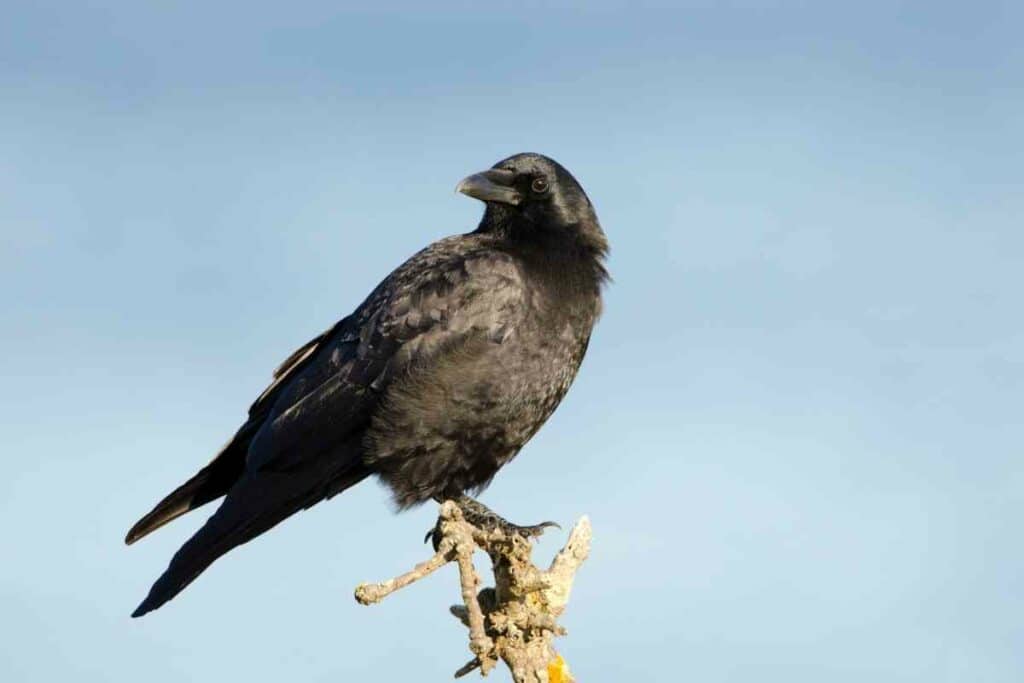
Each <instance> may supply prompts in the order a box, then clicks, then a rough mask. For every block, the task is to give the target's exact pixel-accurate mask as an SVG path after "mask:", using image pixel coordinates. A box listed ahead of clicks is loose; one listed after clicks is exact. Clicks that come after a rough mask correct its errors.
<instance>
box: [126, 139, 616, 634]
mask: <svg viewBox="0 0 1024 683" xmlns="http://www.w3.org/2000/svg"><path fill="white" fill-rule="evenodd" d="M456 191H457V192H459V193H462V194H464V195H467V196H469V197H472V198H475V199H478V200H480V201H482V202H483V203H484V206H485V208H484V213H483V217H482V218H481V220H480V223H479V225H478V226H477V228H476V229H475V230H473V231H471V232H468V233H465V234H459V235H454V236H451V237H447V238H444V239H441V240H439V241H437V242H434V243H433V244H430V245H429V246H427V247H426V248H424V249H423V250H421V251H419V252H418V253H416V254H414V255H413V256H412V257H410V258H409V259H408V260H407V261H406V262H405V263H403V264H402V265H401V266H399V267H398V268H396V269H395V270H394V271H393V272H392V273H391V274H390V275H388V276H387V277H386V278H384V280H383V281H382V282H381V283H380V284H379V285H378V286H377V287H376V288H375V289H374V290H373V291H372V292H371V293H370V294H369V296H368V297H367V298H366V299H365V301H363V303H362V304H360V305H359V306H358V307H357V308H356V309H355V311H354V312H353V313H352V314H350V315H349V316H347V317H345V318H343V319H342V320H340V321H339V322H337V323H336V324H335V325H333V326H332V327H331V328H329V329H328V330H326V331H325V332H323V333H322V334H320V335H318V336H317V337H315V338H313V339H312V340H311V341H309V342H308V343H306V344H304V345H303V346H301V347H300V348H299V349H298V350H296V351H295V352H294V353H292V354H291V355H290V356H288V358H287V359H285V361H284V362H283V363H282V364H281V365H280V366H279V367H278V368H277V370H276V371H275V372H274V373H273V379H272V382H271V384H270V386H268V387H267V388H266V390H264V391H263V393H261V394H260V395H259V396H258V397H257V398H256V400H255V401H254V402H253V403H252V405H251V407H250V408H249V411H248V418H247V419H246V420H245V422H244V424H242V426H241V427H240V428H239V429H238V430H237V432H236V433H235V434H234V436H233V437H232V438H231V439H230V440H229V441H228V443H227V444H226V445H225V446H224V447H223V448H222V449H221V451H220V452H219V453H217V455H216V456H215V457H214V458H213V460H212V461H210V462H209V464H207V465H206V466H205V467H203V468H202V469H200V470H199V472H198V473H196V474H195V476H193V477H192V478H191V479H189V480H188V481H186V482H185V483H184V484H182V485H181V486H179V487H178V488H176V489H175V490H174V491H172V492H171V493H170V494H168V495H167V496H166V497H165V498H164V499H163V500H161V501H160V502H159V503H157V505H156V506H155V507H154V508H153V510H152V511H150V512H149V513H148V514H146V515H145V516H144V517H142V519H140V520H139V521H138V522H137V523H136V524H135V525H134V526H133V527H132V528H131V530H130V531H129V532H128V534H127V536H126V538H125V542H126V543H127V544H129V545H130V544H132V543H134V542H136V541H138V540H139V539H140V538H142V537H143V536H146V535H147V534H149V533H151V532H152V531H154V530H156V529H158V528H160V527H162V526H163V525H165V524H167V523H168V522H170V521H172V520H174V519H176V518H178V517H180V516H181V515H184V514H185V513H187V512H190V511H192V510H195V509H196V508H199V507H200V506H203V505H205V504H207V503H209V502H212V501H214V500H217V499H220V498H223V501H222V502H221V504H220V506H219V507H218V508H217V510H216V511H215V512H214V514H213V515H212V516H211V517H210V518H209V519H208V520H207V521H206V523H205V524H204V525H203V526H202V527H200V528H199V530H198V531H197V532H196V533H195V534H194V535H193V536H192V537H191V538H190V539H189V540H188V541H186V542H185V544H184V545H183V546H182V547H181V548H180V549H179V550H178V551H177V553H175V555H174V556H173V558H172V559H171V561H170V564H169V566H168V567H167V569H166V571H165V572H164V573H163V574H162V575H161V576H160V577H159V578H158V579H157V581H156V582H155V583H154V584H153V586H152V588H151V589H150V591H149V594H148V595H147V596H146V598H145V599H144V600H143V601H142V603H141V604H140V605H139V606H138V608H137V609H136V610H135V611H134V612H133V613H132V616H133V617H139V616H142V615H144V614H146V613H148V612H151V611H153V610H155V609H157V608H158V607H160V606H162V605H164V604H165V603H166V602H168V601H169V600H171V599H172V598H174V597H175V596H176V595H178V594H179V593H180V592H181V591H182V590H183V589H184V588H185V587H186V586H188V585H189V584H190V583H191V582H192V581H193V580H195V579H196V577H198V576H199V574H201V573H202V572H203V571H205V570H206V569H207V568H208V567H209V566H210V565H211V564H212V563H213V562H214V561H215V560H217V559H218V558H219V557H221V556H222V555H224V554H225V553H227V552H228V551H230V550H231V549H233V548H235V547H237V546H239V545H241V544H243V543H246V542H248V541H250V540H252V539H253V538H255V537H256V536H259V535H260V534H262V533H264V532H266V531H267V530H269V529H271V528H272V527H274V526H275V525H277V524H278V523H279V522H281V521H282V520H284V519H286V518H288V517H290V516H291V515H293V514H294V513H296V512H298V511H300V510H303V509H306V508H309V507H311V506H313V505H315V504H316V503H319V502H320V501H322V500H325V499H329V498H331V497H333V496H335V495H337V494H339V493H341V492H343V491H345V490H346V489H348V488H350V487H352V486H354V485H356V484H358V483H359V482H361V481H363V480H364V479H366V478H367V477H370V476H371V475H373V476H375V477H377V478H378V479H379V480H381V481H382V482H383V483H384V484H385V485H386V487H387V488H389V489H390V492H391V495H392V498H393V501H394V503H395V506H396V508H397V509H398V510H404V509H407V508H410V507H412V506H414V505H418V504H421V503H424V502H427V501H431V500H434V501H438V502H443V501H445V500H452V501H454V502H455V503H456V504H457V505H458V506H459V507H460V508H461V509H462V510H463V512H464V514H465V515H467V519H469V520H471V521H473V523H475V524H481V525H483V526H487V527H500V528H502V529H504V530H506V531H508V532H510V533H518V534H521V535H535V534H539V533H541V532H542V531H543V529H544V528H545V527H546V526H548V525H550V524H551V523H544V524H540V525H527V526H519V525H515V524H512V523H511V522H508V521H507V520H505V519H503V518H502V517H500V516H499V515H497V513H494V512H493V511H491V510H490V509H489V508H487V507H486V506H485V505H483V504H482V503H480V502H478V501H477V500H476V499H475V498H473V497H472V495H470V494H473V495H476V494H479V493H480V492H481V491H483V490H484V489H485V488H486V487H487V485H488V484H489V483H490V482H491V480H492V478H493V477H494V476H495V474H496V473H497V472H498V470H499V469H500V468H501V467H502V466H504V465H505V464H507V463H508V462H509V461H510V460H511V459H512V458H513V457H514V456H515V455H516V454H517V453H518V452H519V450H520V449H521V448H522V447H523V445H524V444H525V443H526V442H527V441H528V440H529V439H530V438H531V437H532V436H533V435H534V434H535V433H536V432H537V430H538V429H539V428H540V427H541V426H542V425H543V424H544V423H545V421H546V420H547V419H548V418H549V417H550V416H551V414H552V412H553V411H554V410H555V408H556V407H557V406H558V404H559V403H560V402H561V400H562V398H563V397H564V396H565V394H566V392H567V391H568V389H569V386H570V385H571V384H572V382H573V380H574V378H575V377H576V374H577V370H578V369H579V367H580V363H581V361H582V360H583V356H584V354H585V353H586V351H587V346H588V344H589V342H590V338H591V333H592V331H593V328H594V325H595V323H596V322H597V320H598V318H599V316H600V314H601V308H602V298H601V294H602V291H603V289H604V287H605V285H606V283H607V282H608V280H609V275H608V271H607V269H606V265H605V263H606V258H607V254H608V251H609V245H608V240H607V238H606V236H605V233H604V231H603V230H602V228H601V225H600V223H599V222H598V219H597V214H596V212H595V210H594V207H593V205H592V203H591V201H590V199H589V198H588V197H587V194H586V193H585V192H584V190H583V188H582V186H581V185H580V184H579V182H577V180H576V179H575V178H574V177H573V176H572V175H571V174H570V173H569V171H568V170H566V169H565V168H564V167H563V166H561V165H560V164H559V163H557V162H556V161H554V160H553V159H551V158H549V157H546V156H544V155H541V154H535V153H521V154H515V155H513V156H510V157H508V158H506V159H503V160H501V161H499V162H497V163H496V164H494V165H493V166H492V167H491V168H489V169H487V170H485V171H482V172H479V173H474V174H472V175H469V176H468V177H466V178H464V179H463V180H462V181H461V182H459V183H458V185H457V187H456Z"/></svg>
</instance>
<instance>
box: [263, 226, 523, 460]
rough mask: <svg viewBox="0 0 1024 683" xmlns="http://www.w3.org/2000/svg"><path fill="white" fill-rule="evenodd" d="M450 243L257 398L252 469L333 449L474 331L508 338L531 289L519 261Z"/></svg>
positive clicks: (407, 271) (404, 270) (299, 355)
mask: <svg viewBox="0 0 1024 683" xmlns="http://www.w3.org/2000/svg"><path fill="white" fill-rule="evenodd" d="M446 242H448V241H447V240H446V241H444V242H441V243H439V245H441V246H440V247H438V246H437V245H434V246H433V247H430V248H428V249H426V250H424V251H423V252H420V254H417V255H416V256H414V257H413V258H412V259H410V260H409V261H408V262H406V263H405V264H404V265H403V266H402V267H400V268H399V269H398V270H396V271H395V272H394V273H393V274H392V275H391V276H389V278H388V279H387V280H385V281H384V282H383V283H381V285H380V286H379V287H378V288H377V289H376V290H375V291H374V293H373V294H371V295H370V297H369V298H368V299H367V300H366V301H365V302H364V303H363V305H362V306H360V307H359V309H357V310H356V312H355V313H353V314H352V315H351V316H349V317H348V318H346V319H345V320H343V321H341V322H340V323H338V324H337V325H336V326H335V327H334V328H332V329H331V330H329V331H328V332H326V333H324V334H323V335H321V336H320V337H318V338H317V339H315V340H313V341H312V342H310V343H309V344H307V345H306V347H304V348H303V349H300V350H299V351H297V352H296V353H295V354H293V355H292V357H291V358H290V359H289V360H288V361H286V363H285V365H286V366H287V367H286V368H285V370H284V371H283V374H282V375H281V376H280V377H278V379H277V380H276V381H275V383H274V384H273V385H271V388H270V389H269V390H268V392H264V395H263V396H262V397H261V398H260V399H258V400H257V401H256V403H255V404H254V405H253V414H252V415H251V418H257V419H259V418H262V424H261V425H260V427H259V430H258V432H257V433H256V434H255V435H254V436H253V438H252V442H251V443H250V445H249V449H248V458H247V465H248V468H249V469H250V470H254V469H255V470H263V469H270V470H277V471H280V470H287V469H291V468H294V467H297V466H299V465H301V464H302V463H303V462H305V461H308V460H309V459H310V458H315V457H318V456H323V455H326V454H329V452H330V449H331V448H332V446H334V445H335V444H338V443H341V442H343V441H345V439H346V438H347V437H349V436H350V435H351V434H352V433H353V432H355V431H357V430H358V429H360V428H361V427H363V426H365V425H366V424H367V422H368V420H369V419H370V416H371V415H372V412H373V409H374V408H375V407H376V406H377V404H378V401H379V399H380V396H381V394H382V392H383V390H384V389H385V388H386V386H387V384H388V382H389V381H390V380H391V378H392V377H394V376H395V374H396V373H400V372H402V371H403V370H405V369H408V368H409V367H410V366H411V365H414V364H415V365H416V366H422V365H423V364H429V363H431V362H436V360H437V358H438V357H439V356H441V355H444V354H445V353H446V352H447V351H450V350H451V349H453V348H456V347H458V346H459V345H460V343H461V342H462V341H464V340H465V339H467V338H468V337H469V336H477V337H481V338H484V339H487V340H490V341H491V342H494V343H500V342H501V341H503V340H504V339H505V337H506V336H507V335H508V334H510V333H512V331H513V330H514V329H515V325H516V322H517V321H518V320H519V319H520V318H521V316H522V313H523V311H524V309H525V305H526V289H525V287H524V282H523V279H522V274H521V272H520V270H519V267H518V265H517V264H516V262H515V261H514V259H513V258H512V257H510V256H508V255H506V254H504V253H501V252H496V251H493V250H487V249H481V250H475V251H469V252H466V251H465V250H459V249H453V248H452V247H451V245H448V246H447V247H446V246H445V243H446Z"/></svg>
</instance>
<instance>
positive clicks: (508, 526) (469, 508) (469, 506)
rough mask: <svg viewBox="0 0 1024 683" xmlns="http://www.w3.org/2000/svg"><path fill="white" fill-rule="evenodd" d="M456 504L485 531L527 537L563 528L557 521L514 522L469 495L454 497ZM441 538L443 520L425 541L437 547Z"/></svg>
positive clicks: (470, 521) (474, 523)
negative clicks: (521, 523) (551, 529)
mask: <svg viewBox="0 0 1024 683" xmlns="http://www.w3.org/2000/svg"><path fill="white" fill-rule="evenodd" d="M452 500H453V501H454V503H455V504H456V505H458V506H459V510H461V511H462V518H463V519H465V520H466V521H467V522H469V523H470V524H472V525H473V526H475V527H476V528H477V529H482V530H484V531H488V532H493V531H500V532H501V533H503V534H505V535H506V536H510V537H511V536H519V537H521V538H525V539H532V538H540V536H541V535H542V534H543V533H544V531H545V530H546V529H548V528H550V527H555V528H556V529H561V528H562V527H561V526H559V525H558V523H557V522H541V523H540V524H528V525H525V526H521V525H519V524H513V523H512V522H510V521H508V520H507V519H505V518H504V517H502V516H501V515H499V514H498V513H496V512H494V511H493V510H491V509H490V508H489V507H487V506H486V505H484V504H483V503H481V502H479V501H477V500H474V499H473V498H470V497H469V496H459V497H457V498H454V499H452ZM440 539H441V520H440V519H438V520H437V525H436V526H435V527H434V528H433V529H431V530H430V531H428V532H427V535H426V538H424V539H423V542H424V543H426V542H427V541H433V544H434V547H435V549H436V548H437V545H438V543H440Z"/></svg>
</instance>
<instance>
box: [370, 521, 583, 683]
mask: <svg viewBox="0 0 1024 683" xmlns="http://www.w3.org/2000/svg"><path fill="white" fill-rule="evenodd" d="M435 533H436V534H439V536H438V545H437V548H438V550H437V553H436V554H435V555H434V556H433V557H431V558H430V559H428V560H427V561H425V562H422V563H420V564H418V565H416V567H414V568H413V569H412V570H410V571H408V572H406V573H405V574H402V575H400V576H397V577H395V578H393V579H390V580H388V581H384V582H381V583H371V584H367V583H364V584H361V585H359V586H358V587H357V588H356V591H355V597H356V600H358V601H359V602H360V603H361V604H363V605H372V604H374V603H376V602H380V601H381V600H383V599H384V598H385V597H387V596H388V595H390V594H391V593H394V592H395V591H397V590H399V589H401V588H404V587H406V586H408V585H409V584H411V583H414V582H416V581H418V580H420V579H422V578H424V577H426V576H428V575H430V574H432V573H433V572H434V571H436V570H437V569H439V568H440V567H442V566H444V565H445V564H447V563H448V562H455V563H457V564H458V567H459V583H460V588H461V592H462V604H460V605H454V606H452V607H451V613H452V614H453V615H454V616H455V617H456V618H458V619H459V620H460V621H461V622H462V623H463V624H464V625H465V626H466V628H467V629H468V630H469V650H470V652H472V653H473V659H472V660H470V661H469V662H467V663H466V664H465V665H464V666H462V667H461V668H460V669H459V670H458V671H456V672H455V677H456V678H458V677H459V676H464V675H466V674H468V673H470V672H471V671H473V670H475V669H480V672H481V674H482V675H484V676H486V675H487V674H488V673H489V672H490V671H491V670H492V669H493V668H494V666H495V665H496V664H497V663H498V661H499V660H500V661H503V662H505V664H506V665H507V666H508V668H509V670H510V671H511V672H512V678H513V680H514V681H516V683H570V682H571V681H572V680H573V678H572V676H571V675H570V674H569V670H568V667H567V666H566V665H565V662H564V661H563V660H562V658H561V657H560V656H559V655H558V653H557V652H556V651H555V649H554V646H553V642H554V639H555V637H556V636H561V635H565V633H566V631H565V629H564V628H562V627H561V626H559V625H558V617H559V616H561V614H562V612H564V611H565V607H566V604H567V603H568V602H569V595H570V593H571V591H572V584H573V579H574V578H575V576H576V571H577V570H578V569H579V567H580V565H581V564H583V561H584V560H586V559H587V555H588V554H589V553H590V539H591V530H590V521H589V520H588V519H587V518H586V517H583V518H581V519H580V520H579V521H578V522H577V523H576V526H575V527H573V530H572V532H571V533H570V534H569V540H568V542H567V543H566V544H565V547H564V548H562V550H561V551H559V553H558V554H557V555H556V556H555V559H554V560H553V561H552V562H551V566H550V567H548V569H546V570H542V569H540V568H538V567H537V566H536V565H534V564H533V560H532V559H531V555H532V552H533V544H532V543H531V542H530V541H529V540H527V539H525V538H522V537H521V536H518V535H506V534H504V533H503V532H502V531H500V530H499V531H490V530H485V529H480V528H478V527H475V526H473V525H471V524H470V523H469V522H467V521H466V520H465V519H464V518H463V515H462V511H461V510H459V508H458V506H457V505H455V503H453V502H451V501H448V502H445V503H444V504H443V505H442V506H441V512H440V517H439V518H438V523H437V527H436V529H435ZM477 548H479V549H481V550H483V551H484V552H485V553H487V554H488V555H489V556H490V558H491V564H492V568H493V571H494V587H493V588H490V587H488V588H484V589H483V590H479V586H480V577H479V575H478V574H477V572H476V569H475V568H474V566H473V553H474V552H475V550H476V549H477Z"/></svg>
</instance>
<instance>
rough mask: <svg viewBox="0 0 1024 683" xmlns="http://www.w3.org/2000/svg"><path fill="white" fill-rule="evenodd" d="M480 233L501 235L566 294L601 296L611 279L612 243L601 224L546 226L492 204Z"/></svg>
mask: <svg viewBox="0 0 1024 683" xmlns="http://www.w3.org/2000/svg"><path fill="white" fill-rule="evenodd" d="M476 232H477V233H482V234H488V235H491V236H492V237H494V238H497V239H498V240H499V241H500V242H501V243H502V244H503V245H504V248H505V249H506V250H508V251H509V252H510V253H513V254H514V255H515V256H516V257H517V258H518V259H519V260H520V261H521V262H522V263H524V264H525V265H526V266H527V267H528V268H530V270H531V271H533V272H534V273H536V274H539V275H542V276H543V278H544V279H545V280H550V281H551V284H553V286H555V287H556V288H557V289H558V290H559V291H560V292H561V293H562V294H563V295H565V296H569V297H572V296H574V295H583V296H600V293H601V287H602V286H603V285H604V284H605V282H607V280H608V271H607V270H606V269H605V266H604V260H605V257H606V255H607V253H608V243H607V240H606V239H605V237H604V233H602V232H601V229H600V228H599V227H589V229H588V227H587V226H572V227H571V228H570V227H557V228H545V227H543V226H537V225H535V224H533V223H532V222H530V221H527V220H525V219H523V218H521V217H518V216H515V215H514V214H511V212H507V211H503V210H502V209H501V207H490V206H489V207H488V209H487V211H486V212H485V213H484V218H483V220H482V221H481V222H480V226H479V227H478V228H477V230H476Z"/></svg>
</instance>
